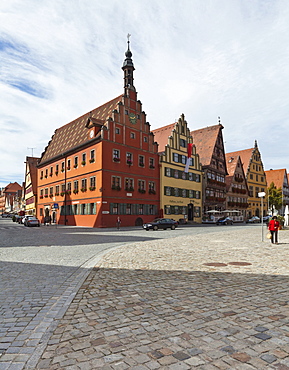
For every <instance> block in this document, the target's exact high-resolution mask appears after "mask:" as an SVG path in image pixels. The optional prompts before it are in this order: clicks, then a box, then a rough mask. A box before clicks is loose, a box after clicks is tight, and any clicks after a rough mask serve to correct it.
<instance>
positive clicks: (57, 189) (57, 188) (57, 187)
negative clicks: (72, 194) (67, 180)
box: [55, 185, 59, 195]
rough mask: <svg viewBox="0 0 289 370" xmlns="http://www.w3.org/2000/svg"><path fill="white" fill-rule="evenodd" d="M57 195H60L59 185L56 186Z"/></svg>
mask: <svg viewBox="0 0 289 370" xmlns="http://www.w3.org/2000/svg"><path fill="white" fill-rule="evenodd" d="M55 195H59V185H56V186H55Z"/></svg>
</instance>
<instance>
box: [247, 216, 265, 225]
mask: <svg viewBox="0 0 289 370" xmlns="http://www.w3.org/2000/svg"><path fill="white" fill-rule="evenodd" d="M246 222H247V223H249V224H255V223H257V222H261V219H260V217H258V216H253V217H251V218H249V219H248V220H247V221H246Z"/></svg>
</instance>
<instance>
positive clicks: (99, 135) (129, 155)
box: [37, 41, 160, 227]
mask: <svg viewBox="0 0 289 370" xmlns="http://www.w3.org/2000/svg"><path fill="white" fill-rule="evenodd" d="M125 56H126V58H125V61H124V63H123V67H122V69H123V72H124V94H122V95H119V96H118V97H116V98H115V99H113V100H111V101H109V102H108V103H106V104H104V105H102V106H100V107H98V108H96V109H94V110H92V111H91V112H88V113H86V114H84V115H83V116H81V117H79V118H77V119H76V120H74V121H72V122H70V123H68V124H67V125H65V126H63V127H60V128H59V129H57V130H56V131H55V133H54V135H53V137H52V139H51V141H50V142H49V143H48V146H47V147H46V149H45V151H44V153H43V154H42V156H41V159H40V162H39V165H38V206H37V209H38V212H37V213H38V216H39V217H40V218H41V219H42V220H43V218H44V217H45V216H51V218H52V220H54V219H56V220H57V222H58V223H61V224H65V225H80V226H91V227H114V226H115V225H116V220H117V217H120V218H121V225H123V226H131V225H141V224H142V223H143V222H148V221H151V220H152V219H153V218H155V217H156V216H158V215H159V191H160V187H159V169H158V160H159V158H158V154H157V153H158V145H157V144H156V143H155V141H154V135H153V134H152V133H151V131H150V124H149V123H148V122H147V121H146V114H145V112H144V111H143V109H142V104H141V102H140V101H139V100H138V99H137V92H136V90H135V87H134V78H133V72H134V65H133V61H132V58H131V57H132V53H131V51H130V49H129V41H128V50H127V51H126V53H125Z"/></svg>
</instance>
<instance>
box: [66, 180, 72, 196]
mask: <svg viewBox="0 0 289 370" xmlns="http://www.w3.org/2000/svg"><path fill="white" fill-rule="evenodd" d="M67 191H68V192H69V194H70V193H71V182H68V183H67Z"/></svg>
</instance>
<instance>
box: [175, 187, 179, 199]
mask: <svg viewBox="0 0 289 370" xmlns="http://www.w3.org/2000/svg"><path fill="white" fill-rule="evenodd" d="M179 190H180V189H179V188H174V193H175V197H179V196H180V194H179Z"/></svg>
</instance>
